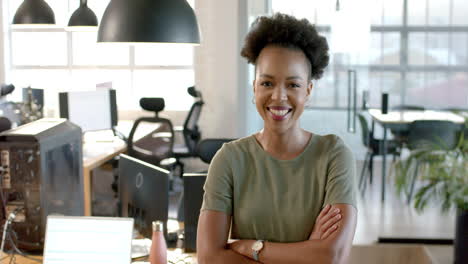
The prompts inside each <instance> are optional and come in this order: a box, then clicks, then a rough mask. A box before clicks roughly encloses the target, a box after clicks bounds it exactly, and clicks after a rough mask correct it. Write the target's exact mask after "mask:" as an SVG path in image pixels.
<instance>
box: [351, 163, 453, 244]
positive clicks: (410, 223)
mask: <svg viewBox="0 0 468 264" xmlns="http://www.w3.org/2000/svg"><path fill="white" fill-rule="evenodd" d="M374 164H375V165H374V166H375V168H374V181H373V183H372V185H370V186H369V185H368V186H367V189H366V192H365V193H364V194H363V195H360V196H359V201H358V224H357V230H356V234H355V237H354V244H370V243H375V242H377V240H378V238H379V237H387V238H417V239H453V237H454V232H455V212H454V211H449V212H448V213H445V214H443V213H442V212H441V210H440V207H438V206H437V204H431V205H429V206H428V208H427V210H425V211H424V212H422V213H418V212H416V210H415V209H413V207H412V206H408V205H407V204H406V200H405V199H400V198H399V197H398V195H397V194H396V191H395V188H394V184H393V178H392V177H391V176H390V177H387V180H386V199H385V201H384V202H381V182H382V181H381V175H382V174H381V173H380V172H381V166H380V162H378V161H377V162H374ZM359 165H360V164H358V169H359V168H360V166H359ZM358 171H360V170H358Z"/></svg>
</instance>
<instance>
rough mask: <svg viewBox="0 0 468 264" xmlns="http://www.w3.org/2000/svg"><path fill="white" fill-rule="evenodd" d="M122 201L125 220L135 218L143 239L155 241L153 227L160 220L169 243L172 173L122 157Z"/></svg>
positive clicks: (120, 181) (121, 208) (121, 207)
mask: <svg viewBox="0 0 468 264" xmlns="http://www.w3.org/2000/svg"><path fill="white" fill-rule="evenodd" d="M119 198H120V212H121V216H123V217H132V218H133V219H134V220H135V228H136V229H137V230H138V231H139V232H140V234H141V235H143V236H144V237H146V238H151V235H152V225H151V223H152V222H153V221H157V220H158V221H162V222H163V223H164V234H165V236H166V239H167V219H168V211H169V171H167V170H165V169H162V168H160V167H157V166H154V165H152V164H149V163H147V162H144V161H141V160H138V159H135V158H132V157H130V156H127V155H125V154H121V155H120V160H119Z"/></svg>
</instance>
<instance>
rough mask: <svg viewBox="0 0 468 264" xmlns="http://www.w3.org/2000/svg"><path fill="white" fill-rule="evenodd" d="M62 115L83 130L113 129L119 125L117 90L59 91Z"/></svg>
mask: <svg viewBox="0 0 468 264" xmlns="http://www.w3.org/2000/svg"><path fill="white" fill-rule="evenodd" d="M59 108H60V117H61V118H67V119H68V120H70V121H71V122H72V123H75V124H77V125H78V126H80V127H81V129H82V130H83V132H86V131H96V130H108V129H113V127H115V126H116V125H117V121H118V116H117V101H116V92H115V90H112V89H106V90H98V91H75V92H62V93H59Z"/></svg>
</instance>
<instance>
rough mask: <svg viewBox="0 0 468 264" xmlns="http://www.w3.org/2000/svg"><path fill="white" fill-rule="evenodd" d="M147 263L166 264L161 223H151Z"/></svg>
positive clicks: (164, 241) (165, 247)
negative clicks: (151, 229)
mask: <svg viewBox="0 0 468 264" xmlns="http://www.w3.org/2000/svg"><path fill="white" fill-rule="evenodd" d="M149 261H150V263H151V264H167V245H166V240H165V239H164V225H163V222H161V221H153V237H152V238H151V249H150V255H149Z"/></svg>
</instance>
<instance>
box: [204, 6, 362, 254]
mask: <svg viewBox="0 0 468 264" xmlns="http://www.w3.org/2000/svg"><path fill="white" fill-rule="evenodd" d="M242 56H244V57H245V58H247V60H248V61H249V62H250V63H252V64H254V65H255V68H256V70H255V80H254V82H253V90H254V96H255V105H256V108H257V111H258V113H259V114H260V116H261V117H262V119H263V121H264V126H263V129H262V130H261V131H259V132H257V133H255V134H254V135H251V136H249V137H246V138H242V139H239V140H236V141H233V142H230V143H226V144H225V145H224V146H223V147H222V148H221V149H220V151H218V153H217V154H216V156H215V157H214V159H213V161H212V162H211V165H210V168H209V171H208V177H207V179H206V184H205V188H204V189H205V195H204V200H203V205H202V212H201V214H200V219H199V225H198V240H197V251H198V259H199V263H346V262H347V256H348V254H349V250H350V248H351V243H352V240H353V237H354V232H355V226H356V191H355V190H356V187H355V182H354V179H355V162H354V158H353V155H352V153H351V151H350V150H349V148H348V147H347V146H346V145H345V144H344V142H343V141H342V140H341V139H340V138H338V137H337V136H335V135H326V136H320V135H317V134H314V133H312V132H309V131H306V130H304V129H302V128H301V127H300V124H299V117H300V116H301V114H302V113H303V111H304V106H305V103H306V102H307V100H308V98H309V96H311V92H312V88H313V84H312V82H311V79H318V78H320V77H321V76H322V74H323V70H324V68H325V67H326V66H327V64H328V60H329V57H328V45H327V42H326V40H325V39H324V38H323V37H321V36H319V35H318V34H317V31H316V30H315V28H314V26H312V25H311V24H310V23H309V22H308V21H307V20H305V19H303V20H297V19H296V18H294V17H291V16H288V15H283V14H276V15H274V16H273V17H260V18H258V19H257V20H256V21H255V22H254V24H253V26H252V30H251V31H250V32H249V34H248V35H247V37H246V42H245V45H244V48H243V50H242ZM230 228H231V238H233V239H238V241H236V242H234V243H231V244H228V243H227V239H228V234H229V229H230Z"/></svg>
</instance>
